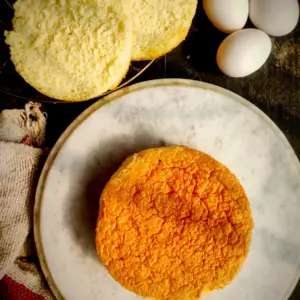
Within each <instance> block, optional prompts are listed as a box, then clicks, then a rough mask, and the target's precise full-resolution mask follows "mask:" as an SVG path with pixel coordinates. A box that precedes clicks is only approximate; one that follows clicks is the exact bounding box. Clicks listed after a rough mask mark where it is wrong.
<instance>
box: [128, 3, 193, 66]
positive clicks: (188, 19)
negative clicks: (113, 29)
mask: <svg viewBox="0 0 300 300" xmlns="http://www.w3.org/2000/svg"><path fill="white" fill-rule="evenodd" d="M197 3H198V1H197V0H151V1H144V0H131V12H132V19H133V30H134V35H133V48H132V60H150V59H155V58H158V57H160V56H162V55H164V54H166V53H168V52H169V51H171V50H172V49H174V48H175V47H177V46H178V45H179V44H180V43H181V42H182V41H183V40H184V39H185V37H186V35H187V34H188V31H189V29H190V27H191V24H192V21H193V18H194V15H195V12H196V8H197Z"/></svg>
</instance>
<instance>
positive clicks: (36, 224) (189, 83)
mask: <svg viewBox="0 0 300 300" xmlns="http://www.w3.org/2000/svg"><path fill="white" fill-rule="evenodd" d="M159 86H186V87H195V88H200V89H204V90H209V91H212V92H216V93H218V94H221V95H223V96H226V97H229V98H231V99H232V100H235V101H236V102H238V103H239V104H241V105H243V106H246V107H247V108H248V109H250V110H252V111H253V112H254V113H256V115H258V116H259V117H260V118H261V119H262V120H263V121H264V122H265V123H266V125H268V126H269V127H270V128H271V129H272V130H273V131H274V132H275V134H276V135H277V136H278V137H279V139H280V140H281V141H282V143H283V145H284V146H285V150H286V151H288V152H289V154H290V156H291V157H293V158H294V160H295V164H297V166H298V171H299V174H300V162H299V159H298V157H297V155H296V153H295V152H294V149H293V147H292V146H291V144H290V143H289V141H288V139H287V137H286V136H285V135H284V133H283V132H282V131H281V129H280V128H279V127H278V126H277V125H276V124H275V123H274V122H273V121H272V120H271V119H270V117H269V116H268V115H266V114H265V113H264V112H263V111H262V110H260V109H259V108H258V107H257V106H255V105H254V104H253V103H251V102H250V101H248V100H246V99H245V98H243V97H241V96H239V95H238V94H236V93H234V92H232V91H230V90H227V89H225V88H222V87H220V86H216V85H213V84H210V83H206V82H203V81H197V80H191V79H176V78H174V79H172V78H171V79H154V80H149V81H144V82H140V83H137V84H134V85H131V86H126V87H123V88H121V89H120V90H117V91H114V92H112V93H111V94H109V95H107V96H105V97H104V98H102V99H100V100H98V101H97V102H95V103H94V104H92V105H91V106H89V107H88V108H87V109H86V110H84V111H83V112H82V113H81V114H80V115H79V116H78V117H76V118H75V119H74V120H73V121H72V122H71V124H70V125H69V126H68V127H67V128H66V129H65V131H64V132H63V133H62V134H61V136H60V137H59V139H58V140H57V142H56V143H55V145H54V147H53V148H52V150H51V152H50V154H49V156H48V158H47V160H46V162H45V164H44V166H43V169H42V172H41V174H40V177H39V180H38V185H37V189H36V193H35V202H34V209H33V232H34V242H35V246H36V251H37V255H38V258H39V261H40V265H41V269H42V271H43V275H44V276H45V278H46V280H47V283H48V285H49V287H50V289H51V291H52V293H53V294H54V296H55V297H56V298H57V299H59V300H63V299H65V298H64V297H63V296H62V294H61V293H60V291H59V289H58V288H57V286H56V284H55V282H54V279H53V277H52V275H51V272H50V270H49V267H48V265H47V261H46V257H45V254H44V251H43V246H42V240H41V234H40V209H41V205H42V201H43V194H44V188H45V184H46V180H47V177H48V174H49V171H50V169H51V168H52V165H53V163H54V161H55V159H56V157H57V156H58V154H59V152H60V150H61V149H62V147H63V146H64V144H65V142H66V141H67V140H68V138H69V137H70V136H71V135H72V134H73V132H75V130H76V129H77V128H78V127H79V126H80V125H81V124H82V123H83V122H84V121H85V120H86V119H88V118H89V116H90V115H91V114H92V113H94V112H95V111H97V110H98V109H101V108H102V107H103V106H104V105H106V104H108V103H110V102H112V101H115V100H118V99H119V98H121V97H122V96H124V95H127V94H129V93H132V92H135V91H139V90H144V89H147V88H152V87H159ZM294 276H295V278H294V280H293V281H292V282H291V283H290V286H289V288H288V289H287V291H286V293H285V296H284V298H283V299H282V300H287V299H288V297H289V296H290V295H291V294H292V292H293V290H294V288H295V287H296V285H297V282H298V280H299V278H300V264H298V267H297V270H296V272H295V275H294Z"/></svg>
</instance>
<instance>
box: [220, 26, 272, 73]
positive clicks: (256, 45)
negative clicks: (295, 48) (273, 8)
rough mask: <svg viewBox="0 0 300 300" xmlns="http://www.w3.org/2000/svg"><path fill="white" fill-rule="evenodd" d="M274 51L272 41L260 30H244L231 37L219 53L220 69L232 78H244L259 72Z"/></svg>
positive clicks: (223, 44)
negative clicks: (272, 50)
mask: <svg viewBox="0 0 300 300" xmlns="http://www.w3.org/2000/svg"><path fill="white" fill-rule="evenodd" d="M271 49H272V42H271V39H270V38H269V36H268V35H267V34H265V33H264V32H263V31H261V30H258V29H243V30H239V31H236V32H234V33H232V34H231V35H229V36H228V37H227V38H225V40H224V41H223V42H222V43H221V45H220V47H219V49H218V52H217V64H218V67H219V69H220V70H221V71H222V72H223V73H224V74H226V75H228V76H231V77H244V76H247V75H250V74H251V73H253V72H255V71H256V70H258V69H259V68H260V67H261V66H262V65H263V64H264V63H265V62H266V60H267V58H268V57H269V55H270V52H271Z"/></svg>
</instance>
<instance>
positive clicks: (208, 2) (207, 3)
mask: <svg viewBox="0 0 300 300" xmlns="http://www.w3.org/2000/svg"><path fill="white" fill-rule="evenodd" d="M203 8H204V11H205V13H206V15H207V17H208V18H209V20H210V21H211V23H212V24H213V25H214V26H215V27H216V28H217V29H219V30H220V31H223V32H225V33H231V32H234V31H236V30H239V29H242V28H243V27H244V26H245V24H246V22H247V19H248V14H249V2H248V0H203Z"/></svg>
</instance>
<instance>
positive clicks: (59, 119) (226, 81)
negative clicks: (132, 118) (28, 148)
mask: <svg viewBox="0 0 300 300" xmlns="http://www.w3.org/2000/svg"><path fill="white" fill-rule="evenodd" d="M246 27H252V25H251V23H250V22H249V23H248V24H247V25H246ZM225 37H226V35H225V34H223V33H221V32H219V31H217V30H216V29H215V28H214V27H213V26H212V25H211V24H210V22H209V21H208V19H207V18H206V16H205V14H204V12H203V10H202V7H201V5H199V7H198V11H197V15H196V17H195V20H194V23H193V26H192V28H191V31H190V34H189V36H188V38H187V39H186V41H185V42H183V43H182V45H180V46H179V47H178V48H176V49H175V50H173V51H172V53H169V54H168V55H166V56H164V57H162V58H160V59H158V60H157V61H156V62H154V63H153V64H152V66H151V67H150V68H149V69H148V70H147V71H146V72H145V73H144V74H143V75H142V76H141V77H139V78H138V79H137V80H136V81H135V83H136V82H140V81H145V80H151V79H156V78H188V79H195V80H201V81H205V82H209V83H212V84H216V85H219V86H221V87H224V88H226V89H229V90H231V91H233V92H235V93H237V94H239V95H241V96H242V97H244V98H245V99H247V100H248V101H250V102H252V103H253V104H255V105H256V106H257V107H259V108H260V109H261V110H262V111H264V112H265V113H266V114H267V115H268V116H269V117H270V118H271V119H272V120H273V121H274V122H275V123H276V124H277V125H278V127H279V128H280V129H281V130H282V131H283V132H284V134H285V135H286V137H287V138H288V140H289V142H290V144H291V145H292V147H293V149H294V150H295V152H296V154H297V156H298V158H300V24H298V26H297V28H296V30H294V31H293V33H291V34H289V35H287V36H285V37H281V38H276V39H275V38H274V39H273V49H272V54H271V56H270V58H269V59H268V61H267V63H266V64H265V65H264V67H262V68H261V69H260V70H258V71H257V72H256V73H254V74H252V75H250V76H247V77H245V78H239V79H235V78H229V77H227V76H225V75H223V74H222V73H221V72H220V71H219V70H218V68H217V65H216V61H215V56H216V51H217V48H218V46H219V44H220V42H221V41H222V40H223V39H224V38H225ZM0 82H1V76H0ZM24 103H25V102H24V100H20V99H18V98H15V97H12V96H7V95H5V94H1V93H0V109H3V108H17V107H23V106H24ZM91 104H92V101H89V102H85V103H69V104H49V103H47V104H44V108H45V110H46V111H47V113H48V116H49V118H48V131H47V141H48V146H49V147H51V146H53V144H54V143H55V142H56V140H57V139H58V137H59V136H60V134H61V133H62V132H63V131H64V129H65V128H66V127H67V126H68V125H69V124H70V123H71V122H72V120H73V119H74V118H75V117H76V116H78V115H79V114H80V113H81V112H82V111H83V110H84V109H85V108H87V107H88V106H89V105H91ZM299 180H300V178H299ZM299 201H300V199H299ZM299 225H300V224H299ZM295 234H298V233H297V232H296V233H295ZM299 234H300V233H299ZM299 251H300V249H299ZM296 299H297V300H299V299H300V281H299V283H298V285H297V287H296V289H295V291H294V293H293V294H292V296H291V297H290V298H289V300H296ZM266 300H272V299H266Z"/></svg>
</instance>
